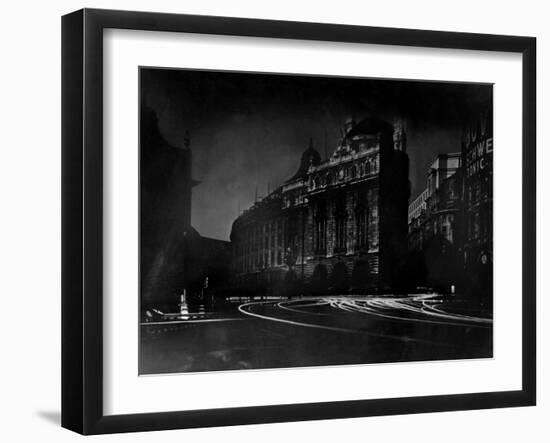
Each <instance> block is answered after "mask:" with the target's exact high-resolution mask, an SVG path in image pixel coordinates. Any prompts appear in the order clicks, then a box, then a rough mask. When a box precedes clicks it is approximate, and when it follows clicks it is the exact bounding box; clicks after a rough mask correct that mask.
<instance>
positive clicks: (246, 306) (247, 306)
mask: <svg viewBox="0 0 550 443" xmlns="http://www.w3.org/2000/svg"><path fill="white" fill-rule="evenodd" d="M270 303H271V302H265V301H264V302H262V301H260V302H250V303H244V304H242V305H240V306H239V307H238V310H239V311H240V312H241V313H243V314H245V315H250V316H252V317H256V318H260V319H262V320H269V321H274V322H279V323H286V324H290V325H294V326H303V327H306V328H314V329H325V330H328V331H337V332H345V333H351V334H357V333H361V334H365V335H368V336H371V337H381V338H389V339H393V340H398V341H401V342H406V343H408V342H418V343H425V344H430V345H437V344H438V343H437V342H434V341H431V340H423V339H416V338H411V337H406V336H401V335H393V334H386V333H375V332H372V331H366V330H364V329H349V328H340V327H336V326H327V325H319V324H314V323H305V322H299V321H295V320H288V319H283V318H280V317H274V316H268V315H262V314H258V313H256V312H252V311H251V310H250V308H251V307H252V306H260V305H266V304H270ZM274 306H277V307H278V304H274ZM307 314H308V315H309V314H311V313H307Z"/></svg>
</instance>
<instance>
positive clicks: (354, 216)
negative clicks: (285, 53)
mask: <svg viewBox="0 0 550 443" xmlns="http://www.w3.org/2000/svg"><path fill="white" fill-rule="evenodd" d="M139 76H140V80H139V89H140V90H139V94H140V116H139V118H140V122H139V125H140V171H139V172H140V297H141V299H140V305H141V309H140V319H139V322H140V323H139V329H140V343H139V373H140V374H142V375H145V374H168V373H186V372H205V371H222V370H225V371H226V370H247V369H255V370H258V369H272V368H297V367H312V366H332V365H358V364H369V363H397V362H414V361H432V360H456V359H479V358H491V357H492V356H493V320H492V318H493V283H492V275H493V265H492V263H493V254H492V251H493V170H492V157H493V149H494V146H493V85H492V84H484V83H458V82H457V83H452V82H433V81H407V80H395V79H371V78H354V77H323V76H311V75H295V74H268V73H253V72H231V71H203V70H189V69H169V68H157V67H140V70H139Z"/></svg>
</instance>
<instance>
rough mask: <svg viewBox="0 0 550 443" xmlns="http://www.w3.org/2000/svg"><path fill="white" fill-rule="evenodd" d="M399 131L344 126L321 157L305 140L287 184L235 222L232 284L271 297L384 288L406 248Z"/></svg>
mask: <svg viewBox="0 0 550 443" xmlns="http://www.w3.org/2000/svg"><path fill="white" fill-rule="evenodd" d="M409 194H410V183H409V159H408V156H407V153H406V135H405V131H404V130H403V128H402V126H397V127H395V128H394V126H392V125H391V124H390V123H387V122H385V121H382V120H378V119H365V120H363V121H361V122H359V123H355V122H354V121H353V120H349V121H348V122H346V124H345V126H344V130H343V137H342V139H341V141H340V143H339V145H338V147H337V148H336V150H335V151H334V152H333V153H332V154H331V155H330V157H329V158H327V159H325V160H322V159H321V156H320V154H319V153H318V151H317V150H316V149H315V148H314V146H313V143H312V141H311V140H310V143H309V147H307V149H306V150H305V151H304V152H303V154H302V157H301V159H300V164H299V166H298V169H297V171H296V173H295V174H294V175H292V176H291V178H290V179H289V180H287V181H286V182H285V183H283V184H282V185H281V186H279V187H278V188H276V189H275V190H274V191H272V192H271V193H269V194H268V195H267V196H266V197H265V198H263V199H261V200H260V201H257V202H256V203H255V204H254V205H253V206H252V207H251V208H250V209H248V210H246V211H244V213H243V214H241V215H240V216H239V217H238V218H237V219H236V220H235V221H234V223H233V226H232V232H231V243H232V247H233V267H234V273H235V284H236V285H237V286H240V287H249V288H250V287H262V288H267V289H271V290H274V291H277V290H279V289H281V288H283V289H284V288H286V289H287V290H288V289H289V288H290V290H291V291H292V290H293V289H296V288H299V290H300V291H306V292H307V291H309V292H312V293H315V292H337V293H346V292H348V291H350V290H353V291H358V292H361V291H366V290H372V289H374V288H376V289H378V290H389V289H391V288H393V287H394V286H395V285H396V284H397V282H398V279H399V275H398V273H399V267H400V265H401V262H402V260H403V257H404V254H405V253H406V250H407V203H408V198H409Z"/></svg>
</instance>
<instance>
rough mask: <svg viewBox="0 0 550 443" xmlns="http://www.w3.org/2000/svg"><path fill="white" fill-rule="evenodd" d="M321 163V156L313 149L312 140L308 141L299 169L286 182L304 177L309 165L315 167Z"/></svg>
mask: <svg viewBox="0 0 550 443" xmlns="http://www.w3.org/2000/svg"><path fill="white" fill-rule="evenodd" d="M319 163H321V154H319V152H317V150H316V149H315V148H314V147H313V140H312V139H311V138H310V139H309V146H308V148H307V149H306V150H305V151H304V152H303V153H302V158H301V160H300V167H299V168H298V170H297V171H296V174H294V175H293V176H292V177H291V178H290V179H289V180H288V181H292V180H296V179H297V178H301V177H305V176H306V175H307V170H308V169H309V166H310V165H313V166H317V165H318V164H319Z"/></svg>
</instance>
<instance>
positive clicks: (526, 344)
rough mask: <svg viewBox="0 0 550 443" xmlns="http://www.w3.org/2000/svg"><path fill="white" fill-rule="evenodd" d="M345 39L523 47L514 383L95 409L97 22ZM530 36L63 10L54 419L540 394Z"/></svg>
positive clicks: (177, 420)
mask: <svg viewBox="0 0 550 443" xmlns="http://www.w3.org/2000/svg"><path fill="white" fill-rule="evenodd" d="M108 28H118V29H132V30H148V31H171V32H180V33H181V32H184V33H199V34H216V35H226V36H249V37H269V38H280V39H301V40H317V41H324V42H352V43H368V44H378V45H399V46H411V47H412V46H417V47H429V48H454V49H470V50H482V51H501V52H510V53H520V54H521V55H522V66H523V80H522V82H523V85H522V89H523V97H522V106H523V109H522V111H523V113H522V128H523V140H522V158H523V165H522V166H523V168H522V171H523V176H522V181H523V190H522V195H523V208H522V210H523V214H522V221H523V234H522V235H523V246H522V248H523V257H522V262H523V267H522V272H523V275H522V285H523V293H522V321H523V324H522V334H523V335H522V389H521V390H517V391H506V392H479V393H468V394H457V395H435V396H421V397H403V398H392V399H369V400H357V401H334V402H323V403H308V404H288V405H265V406H261V407H237V408H229V409H225V408H224V409H208V410H191V411H168V412H161V413H142V414H132V415H108V416H106V415H104V413H103V408H102V404H103V376H102V371H103V334H102V327H103V326H102V325H103V321H102V315H103V314H102V312H103V300H102V282H103V275H102V272H103V271H102V269H103V246H102V245H103V227H102V223H103V197H102V195H103V184H102V176H103V166H102V164H103V148H102V138H103V113H102V106H103V88H102V85H103V78H102V77H103V47H102V45H103V30H105V29H108ZM535 67H536V39H535V38H532V37H516V36H504V35H484V34H470V33H456V32H440V31H422V30H411V29H390V28H378V27H363V26H348V25H336V24H319V23H300V22H287V21H273V20H256V19H243V18H228V17H209V16H196V15H177V14H164V13H149V12H127V11H110V10H97V9H83V10H79V11H76V12H73V13H71V14H68V15H65V16H64V17H63V18H62V175H63V176H62V200H63V203H62V426H63V427H65V428H68V429H71V430H73V431H76V432H79V433H82V434H104V433H116V432H131V431H150V430H162V429H178V428H193V427H211V426H227V425H238V424H255V423H272V422H284V421H300V420H319V419H330V418H347V417H362V416H379V415H390V414H410V413H423V412H435V411H455V410H467V409H485V408H502V407H514V406H529V405H535V402H536V341H535V339H536V337H535V332H536V323H535V321H536V316H535V309H536V279H535V272H536V271H535V264H536V207H535V204H536V174H535V173H536V167H535V166H536V165H535V161H536V158H535V157H536V156H535V147H536V146H535V140H536V136H535V134H536V119H535V115H536V89H535V85H536V69H535Z"/></svg>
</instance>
